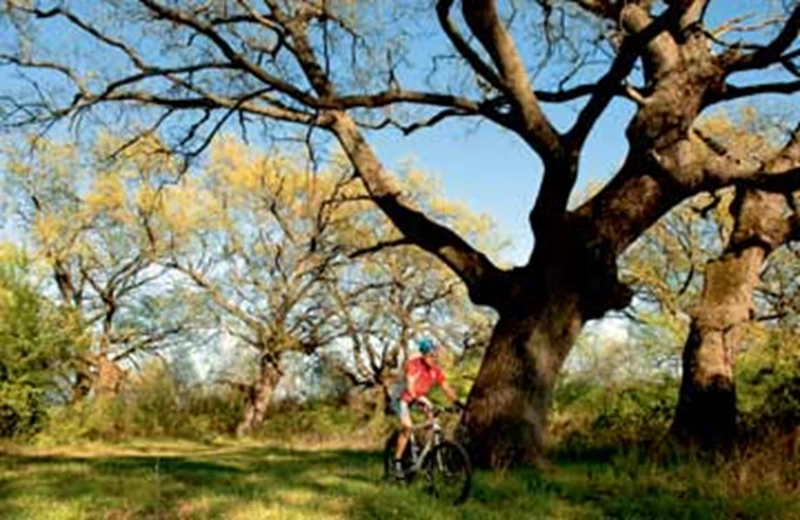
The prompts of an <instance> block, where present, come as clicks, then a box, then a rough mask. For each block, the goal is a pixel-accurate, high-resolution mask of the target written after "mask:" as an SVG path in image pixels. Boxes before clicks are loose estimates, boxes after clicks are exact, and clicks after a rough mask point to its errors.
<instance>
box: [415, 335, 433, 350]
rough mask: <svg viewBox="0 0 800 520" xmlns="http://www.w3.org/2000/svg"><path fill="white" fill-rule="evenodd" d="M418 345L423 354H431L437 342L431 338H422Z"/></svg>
mask: <svg viewBox="0 0 800 520" xmlns="http://www.w3.org/2000/svg"><path fill="white" fill-rule="evenodd" d="M417 346H418V348H419V351H420V353H421V354H430V353H431V352H433V351H434V350H435V349H436V344H435V343H434V342H433V340H432V339H431V338H422V339H421V340H419V343H417Z"/></svg>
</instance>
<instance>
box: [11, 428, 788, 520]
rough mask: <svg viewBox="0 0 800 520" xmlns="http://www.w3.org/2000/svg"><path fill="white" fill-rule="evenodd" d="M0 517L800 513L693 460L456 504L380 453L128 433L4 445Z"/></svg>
mask: <svg viewBox="0 0 800 520" xmlns="http://www.w3.org/2000/svg"><path fill="white" fill-rule="evenodd" d="M0 453H2V457H0V517H2V518H11V519H16V518H19V519H22V518H31V519H34V518H35V519H72V518H87V519H88V518H102V519H117V520H120V519H128V518H163V519H168V518H169V519H172V518H175V519H189V518H226V519H228V518H230V519H237V518H240V519H252V518H287V519H292V518H356V519H358V518H365V519H366V518H402V519H414V518H434V517H436V518H465V519H472V518H475V519H477V518H487V519H491V518H496V519H502V520H510V519H515V518H526V519H529V518H576V519H578V518H580V519H591V518H664V519H666V518H669V519H679V518H692V519H694V518H698V519H702V518H720V519H722V518H725V519H727V518H800V501H799V500H798V498H797V497H794V496H792V495H791V494H787V493H783V494H781V493H778V492H776V491H771V489H772V488H759V486H758V485H751V486H747V487H746V488H745V489H746V490H745V491H742V490H741V489H740V490H739V491H736V490H735V489H733V488H731V487H730V486H729V485H728V484H727V483H726V482H727V481H726V480H725V479H722V478H720V477H719V476H718V475H715V474H714V471H713V470H712V469H711V468H709V467H706V466H701V465H688V464H685V465H679V466H673V467H663V466H656V465H653V464H637V463H636V462H635V461H631V460H625V459H620V460H615V461H611V462H608V461H606V462H562V463H557V464H552V465H549V466H547V467H545V468H544V469H541V470H538V471H534V470H526V471H516V472H509V473H505V474H497V473H480V474H478V475H477V476H476V479H475V482H474V486H473V494H472V497H471V498H470V500H469V501H468V502H467V503H466V504H465V505H464V506H461V507H459V508H452V507H450V506H447V505H445V504H442V503H439V502H437V501H436V500H435V499H433V498H432V497H429V496H427V495H426V494H425V493H424V492H423V491H422V490H421V489H418V488H416V487H412V488H404V487H401V486H398V485H386V484H382V483H381V475H382V469H381V462H380V455H379V454H378V453H376V452H374V451H369V450H356V449H342V448H334V447H327V448H325V447H305V448H303V447H293V448H285V447H279V446H277V445H258V444H253V443H249V444H247V443H232V442H230V443H217V444H214V445H203V444H192V443H179V442H161V443H159V442H143V441H142V442H133V443H129V444H125V445H114V446H109V445H84V446H71V447H65V448H51V449H35V448H19V449H6V451H5V453H3V452H2V451H0Z"/></svg>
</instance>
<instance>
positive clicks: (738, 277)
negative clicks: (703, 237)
mask: <svg viewBox="0 0 800 520" xmlns="http://www.w3.org/2000/svg"><path fill="white" fill-rule="evenodd" d="M788 150H791V148H789V149H788ZM795 155H797V152H796V151H795ZM730 212H731V216H732V217H733V218H734V230H733V233H732V235H731V238H730V241H729V243H728V245H727V246H726V248H725V250H724V251H723V253H722V255H721V256H720V257H719V258H717V259H714V260H712V261H710V262H708V264H707V266H706V271H705V287H704V288H703V293H702V296H701V300H700V302H699V304H698V305H697V307H696V308H695V310H694V312H693V313H692V314H693V316H692V323H691V327H690V332H689V336H688V338H687V340H686V345H685V347H684V349H683V374H682V379H681V388H680V395H679V399H678V405H677V408H676V411H675V419H674V422H673V425H672V428H671V433H672V435H673V436H674V437H675V438H676V440H678V442H679V443H680V444H682V445H684V446H686V447H688V448H690V449H699V450H701V451H704V452H709V453H715V452H716V453H722V454H726V453H729V452H730V451H731V450H732V448H733V447H734V444H735V440H736V420H737V408H736V385H735V382H734V369H735V360H736V354H737V351H738V350H739V345H740V341H741V335H742V329H743V327H744V326H745V325H746V324H747V322H749V321H750V319H751V317H752V314H753V291H754V290H755V288H756V286H757V285H758V282H759V277H760V272H761V268H762V265H763V263H764V261H765V260H766V258H767V256H769V254H770V253H771V252H772V251H774V250H775V249H776V248H778V247H780V246H781V245H782V244H784V243H786V242H787V241H788V240H790V239H791V238H793V237H794V235H795V233H796V226H797V217H796V216H795V215H792V216H791V217H787V216H786V215H787V213H788V214H791V213H790V212H789V208H788V207H787V196H786V195H783V194H780V193H768V192H764V191H760V190H739V191H737V193H736V198H735V200H734V203H733V205H732V206H731V210H730Z"/></svg>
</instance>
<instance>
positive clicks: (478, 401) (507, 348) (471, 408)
mask: <svg viewBox="0 0 800 520" xmlns="http://www.w3.org/2000/svg"><path fill="white" fill-rule="evenodd" d="M582 325H583V319H582V317H581V313H580V312H579V310H578V306H577V305H576V298H575V297H574V296H568V295H562V296H561V298H560V299H559V300H558V301H553V302H549V303H547V304H544V305H542V306H541V307H539V309H538V310H531V311H529V312H521V313H514V314H512V313H510V312H507V313H504V314H501V316H500V319H499V321H498V323H497V325H496V327H495V329H494V332H493V334H492V339H491V342H490V344H489V348H488V350H487V351H486V355H485V356H484V359H483V363H482V364H481V369H480V372H479V373H478V377H477V379H476V381H475V385H474V386H473V388H472V391H471V393H470V396H469V401H468V409H467V414H466V416H465V424H466V427H467V431H468V433H467V436H468V437H467V438H466V439H463V440H464V441H465V442H466V443H467V445H468V448H469V452H470V455H471V457H472V459H473V463H474V464H476V465H477V466H481V467H493V468H498V467H508V466H510V465H512V464H531V463H535V462H536V461H537V459H539V457H540V456H541V454H542V449H543V447H544V444H545V432H546V427H547V413H548V410H549V407H550V398H551V395H552V391H553V387H554V385H555V382H556V378H557V376H558V373H559V371H560V369H561V366H562V364H563V362H564V360H565V359H566V356H567V354H568V353H569V350H570V348H571V347H572V344H573V343H574V341H575V338H576V337H577V336H578V334H579V333H580V330H581V327H582Z"/></svg>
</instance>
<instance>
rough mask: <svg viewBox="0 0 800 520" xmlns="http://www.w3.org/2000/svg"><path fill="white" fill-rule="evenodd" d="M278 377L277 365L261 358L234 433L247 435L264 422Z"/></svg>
mask: <svg viewBox="0 0 800 520" xmlns="http://www.w3.org/2000/svg"><path fill="white" fill-rule="evenodd" d="M279 379H280V371H279V370H278V369H277V367H275V366H274V365H273V364H272V363H271V362H269V361H267V360H266V359H262V361H261V367H260V370H259V375H258V380H257V381H256V383H255V384H254V385H253V387H252V388H251V389H250V395H249V396H248V397H249V398H248V401H247V406H246V407H245V410H244V414H243V415H242V420H241V421H239V424H238V425H237V426H236V435H238V436H242V435H249V434H250V433H252V432H254V431H255V430H256V429H258V428H259V427H260V426H261V425H262V424H263V423H264V418H265V417H266V415H267V410H269V405H270V402H271V401H272V394H273V391H274V390H275V386H277V384H278V380H279Z"/></svg>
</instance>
